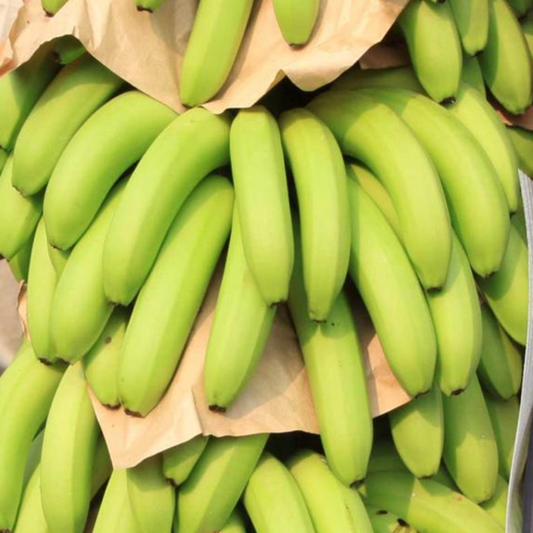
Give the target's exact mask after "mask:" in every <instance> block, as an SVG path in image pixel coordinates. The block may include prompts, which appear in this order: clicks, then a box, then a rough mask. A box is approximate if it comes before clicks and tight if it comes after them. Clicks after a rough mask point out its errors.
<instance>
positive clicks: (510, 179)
mask: <svg viewBox="0 0 533 533" xmlns="http://www.w3.org/2000/svg"><path fill="white" fill-rule="evenodd" d="M446 108H447V109H448V110H449V111H451V112H452V113H453V114H454V115H455V116H456V117H457V118H458V119H459V120H460V121H461V122H462V123H463V124H464V125H465V126H466V127H467V128H468V129H469V130H470V131H471V133H472V134H473V135H474V137H475V138H476V139H477V141H478V142H479V144H480V145H481V147H482V148H483V149H484V150H485V152H486V154H487V156H488V158H489V159H490V161H491V162H492V164H493V165H494V168H495V169H496V174H497V175H498V177H499V178H500V181H501V183H502V185H503V190H504V191H505V195H506V197H507V203H508V204H509V210H510V211H511V213H514V212H515V211H516V210H517V208H518V204H519V198H520V190H519V184H518V160H517V157H516V154H515V151H514V149H513V145H512V143H511V139H510V138H509V135H508V134H507V132H506V131H505V126H504V125H503V122H502V120H501V119H500V117H499V116H498V114H497V113H496V111H495V110H494V109H493V108H492V106H491V105H490V104H489V103H488V102H487V101H486V100H485V98H484V97H483V96H482V95H481V94H480V93H479V92H478V91H476V89H474V88H472V87H469V86H468V85H465V84H462V85H461V88H460V90H459V92H458V94H457V97H456V99H455V102H453V103H450V104H447V105H446Z"/></svg>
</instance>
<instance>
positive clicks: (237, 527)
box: [220, 508, 246, 533]
mask: <svg viewBox="0 0 533 533" xmlns="http://www.w3.org/2000/svg"><path fill="white" fill-rule="evenodd" d="M220 533H246V527H245V524H244V520H243V518H242V516H241V513H240V512H239V511H238V510H237V508H235V510H234V511H233V513H231V516H230V517H229V520H228V521H227V522H226V525H225V526H224V527H223V528H222V529H221V530H220Z"/></svg>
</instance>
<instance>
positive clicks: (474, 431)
mask: <svg viewBox="0 0 533 533" xmlns="http://www.w3.org/2000/svg"><path fill="white" fill-rule="evenodd" d="M443 405H444V463H445V464H446V468H447V469H448V472H449V473H450V475H451V476H452V478H453V480H454V481H455V483H456V484H457V486H458V487H459V489H460V490H461V492H462V493H463V494H464V495H465V496H466V497H467V498H469V499H470V500H472V501H474V502H476V503H479V502H484V501H486V500H488V499H489V498H491V497H492V495H493V494H494V491H495V490H496V480H497V477H498V448H497V446H496V440H495V436H494V431H493V429H492V424H491V421H490V416H489V412H488V410H487V405H486V403H485V399H484V397H483V392H482V391H481V387H480V385H479V381H478V379H477V377H475V376H474V377H473V378H472V382H471V383H470V385H469V386H468V387H467V389H466V390H465V391H464V392H462V393H461V394H459V395H457V396H450V397H448V396H443ZM415 525H416V524H415Z"/></svg>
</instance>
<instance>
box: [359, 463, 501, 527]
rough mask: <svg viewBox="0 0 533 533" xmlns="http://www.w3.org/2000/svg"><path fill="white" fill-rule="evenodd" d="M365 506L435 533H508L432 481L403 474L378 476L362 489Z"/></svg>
mask: <svg viewBox="0 0 533 533" xmlns="http://www.w3.org/2000/svg"><path fill="white" fill-rule="evenodd" d="M359 490H360V492H361V493H362V496H363V498H364V500H365V503H369V504H370V505H372V506H373V507H377V508H378V509H383V510H386V511H388V512H391V513H394V514H395V515H397V516H399V517H400V518H402V519H403V520H406V521H407V522H408V523H409V524H411V525H412V526H413V527H414V528H416V529H417V530H419V531H422V532H424V531H425V532H428V533H429V532H431V533H451V532H452V531H453V533H504V529H503V528H502V527H501V526H500V525H499V524H498V523H497V522H496V521H495V520H494V519H493V518H492V516H490V514H488V513H487V512H486V511H485V510H484V509H482V508H481V507H479V506H477V505H476V504H475V503H474V502H472V501H470V500H469V499H468V498H465V497H464V496H462V495H461V494H459V493H457V492H454V491H453V490H451V489H449V488H448V487H445V486H444V485H441V484H439V483H437V482H435V481H431V480H429V479H417V478H415V477H414V476H413V475H411V474H406V473H402V472H376V473H374V474H371V475H369V476H368V477H367V478H366V480H365V483H364V485H362V486H361V487H360V488H359Z"/></svg>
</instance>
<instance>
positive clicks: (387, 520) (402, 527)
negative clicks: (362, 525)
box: [366, 505, 416, 533]
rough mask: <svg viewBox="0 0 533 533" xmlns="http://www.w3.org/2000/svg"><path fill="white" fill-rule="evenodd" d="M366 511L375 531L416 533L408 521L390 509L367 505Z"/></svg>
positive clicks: (382, 532) (381, 532) (378, 532)
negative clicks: (392, 512) (385, 509)
mask: <svg viewBox="0 0 533 533" xmlns="http://www.w3.org/2000/svg"><path fill="white" fill-rule="evenodd" d="M366 512H367V513H368V517H369V518H370V523H371V524H372V528H373V530H374V533H416V530H415V529H414V528H413V527H411V526H410V525H409V524H408V523H407V522H405V521H404V520H402V519H401V518H398V517H397V516H396V515H393V514H391V513H389V512H388V511H384V510H383V509H378V508H377V507H372V506H371V505H367V506H366Z"/></svg>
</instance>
